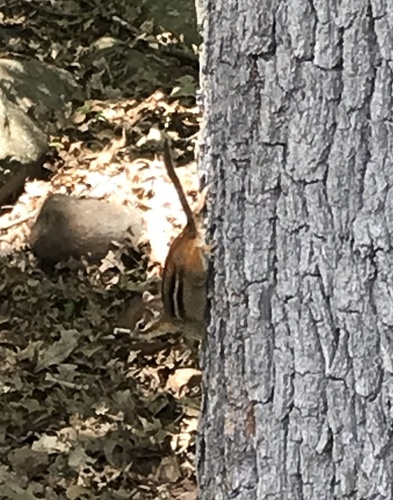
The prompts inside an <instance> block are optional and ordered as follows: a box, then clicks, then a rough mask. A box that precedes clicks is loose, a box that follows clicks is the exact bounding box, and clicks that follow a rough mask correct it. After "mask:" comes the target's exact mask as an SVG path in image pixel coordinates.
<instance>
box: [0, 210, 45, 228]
mask: <svg viewBox="0 0 393 500" xmlns="http://www.w3.org/2000/svg"><path fill="white" fill-rule="evenodd" d="M37 213H38V209H36V210H33V211H32V212H30V213H28V214H26V215H24V216H23V217H20V218H19V219H17V220H11V221H10V222H8V224H3V225H0V231H7V229H11V227H14V226H18V225H19V224H23V223H24V222H26V221H28V220H29V219H31V218H32V217H34V216H35V215H36V214H37Z"/></svg>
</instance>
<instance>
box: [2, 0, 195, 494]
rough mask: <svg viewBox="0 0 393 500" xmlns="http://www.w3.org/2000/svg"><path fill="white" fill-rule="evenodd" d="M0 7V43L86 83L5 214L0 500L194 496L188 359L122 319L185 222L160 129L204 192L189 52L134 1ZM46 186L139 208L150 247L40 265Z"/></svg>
mask: <svg viewBox="0 0 393 500" xmlns="http://www.w3.org/2000/svg"><path fill="white" fill-rule="evenodd" d="M0 16H1V21H2V24H3V26H5V27H6V33H8V34H9V35H8V38H7V37H6V38H5V42H4V45H5V46H4V47H3V49H4V50H5V53H6V55H7V56H10V54H11V55H12V56H14V57H34V58H36V59H39V60H42V61H45V62H48V63H51V64H55V65H57V66H58V67H62V68H64V69H67V70H68V71H70V72H71V73H72V75H73V77H74V78H75V79H76V80H77V81H78V82H79V84H80V85H81V86H82V87H83V91H84V94H85V95H86V96H87V97H88V99H87V100H86V101H83V102H79V101H75V102H73V106H72V108H70V109H72V111H70V113H69V116H68V120H66V122H63V121H61V123H60V122H57V121H56V120H57V117H56V116H55V117H53V122H52V123H48V124H45V126H46V127H47V130H46V131H47V132H48V131H49V132H50V133H51V145H52V155H51V156H50V157H49V158H48V160H47V163H46V165H45V167H46V168H47V169H48V171H49V172H50V175H49V179H47V180H34V181H29V182H27V183H26V187H25V192H24V193H23V194H22V195H21V196H20V197H19V199H18V201H17V202H16V203H15V204H14V205H13V206H12V207H10V208H9V209H8V210H7V211H3V213H2V215H1V216H0V260H1V264H2V265H1V267H0V359H1V363H0V393H1V398H0V413H1V415H2V416H1V418H0V447H1V452H0V498H4V499H8V498H10V499H15V498H20V499H22V498H23V499H32V500H34V499H42V498H48V499H53V500H56V499H71V500H73V499H75V500H76V499H135V500H137V499H141V500H142V499H143V500H145V499H146V500H148V499H160V498H162V499H164V498H173V499H183V500H193V499H195V498H196V486H195V471H194V458H195V438H196V433H197V422H198V414H199V404H200V372H199V370H198V363H197V360H196V359H195V358H194V355H193V354H192V353H191V352H190V350H189V349H188V348H187V346H186V345H185V344H184V343H182V341H181V339H179V337H178V336H176V335H173V334H171V333H170V332H168V334H167V335H166V336H165V335H164V336H160V337H159V338H156V339H155V338H152V339H150V340H146V341H145V342H143V340H142V341H141V340H140V339H139V340H135V339H133V338H132V336H130V333H129V332H128V331H127V330H124V329H123V330H122V329H116V328H115V327H116V325H117V321H118V318H119V316H120V315H121V313H122V312H123V311H124V307H125V304H126V303H127V301H129V300H130V299H132V297H133V296H134V295H135V293H137V292H143V291H145V293H146V290H149V289H150V290H153V297H154V290H155V288H156V286H157V280H158V278H157V276H158V274H159V269H160V268H161V267H162V265H163V262H164V259H165V256H166V253H167V249H168V245H169V242H170V240H171V238H173V236H174V235H175V234H176V232H177V231H178V229H179V228H180V227H181V225H182V224H183V223H184V214H183V213H182V211H181V208H180V206H179V204H178V203H177V197H176V196H175V193H174V190H173V187H172V186H171V185H170V183H169V182H168V179H167V177H166V175H165V173H164V169H163V164H162V160H161V158H160V156H159V154H158V153H159V150H158V146H157V136H158V132H159V130H160V129H162V128H167V129H168V131H169V133H170V135H171V137H172V140H173V143H174V145H175V150H176V156H177V157H178V162H179V164H180V165H183V166H186V168H179V169H178V172H179V175H180V176H181V179H182V182H183V185H184V186H185V189H186V191H187V193H188V194H189V196H190V197H191V199H193V200H194V201H195V202H196V201H197V178H196V167H195V161H194V159H193V146H194V142H195V137H196V133H197V132H198V129H199V122H200V116H199V113H198V109H197V107H196V106H195V99H194V96H193V94H194V92H195V87H196V82H197V79H198V75H197V65H196V63H195V62H196V56H195V55H194V54H193V52H192V51H191V50H190V49H189V48H187V46H186V45H185V44H182V43H179V40H176V39H175V38H174V37H173V36H172V35H169V34H165V33H163V31H162V30H161V29H159V26H157V25H156V24H155V23H154V22H152V21H151V20H150V19H149V18H148V16H147V15H146V12H144V8H143V6H142V4H141V6H136V7H135V6H131V5H129V2H126V1H124V2H114V3H113V4H108V3H107V2H99V1H98V0H92V1H90V0H85V1H80V2H74V1H69V0H67V1H60V2H58V1H57V2H43V1H42V2H41V1H28V0H25V1H23V2H20V0H18V1H12V0H10V1H9V2H7V6H6V8H5V9H4V10H3V13H2V14H0ZM51 193H63V194H68V195H72V196H77V197H93V198H97V199H105V200H107V201H110V202H113V203H118V204H124V205H127V204H133V205H136V206H138V207H139V208H140V210H141V212H142V213H143V214H144V218H145V233H146V234H145V240H146V244H147V249H148V251H147V253H145V254H144V257H143V254H142V255H141V256H140V257H136V256H135V252H131V253H130V251H129V250H130V249H127V248H125V247H124V246H121V245H118V246H116V245H114V247H113V249H112V250H111V251H110V252H109V254H108V255H107V256H106V258H105V259H103V261H102V262H101V263H100V264H98V265H91V264H90V263H88V261H85V262H84V265H83V266H80V264H79V263H74V265H73V264H72V262H71V263H68V264H67V265H60V264H59V265H57V266H56V268H55V269H54V270H52V271H51V272H48V273H45V272H44V271H43V270H41V269H40V267H39V266H38V265H37V261H36V259H35V258H34V256H33V255H32V254H31V251H30V250H29V247H28V236H29V232H30V228H31V227H32V224H33V223H34V220H35V217H36V215H37V213H38V211H39V209H40V207H41V206H42V204H43V202H44V200H45V198H46V197H47V196H48V195H49V194H51ZM144 250H146V249H144ZM127 252H128V253H127ZM125 253H126V254H127V257H128V258H127V259H124V255H125Z"/></svg>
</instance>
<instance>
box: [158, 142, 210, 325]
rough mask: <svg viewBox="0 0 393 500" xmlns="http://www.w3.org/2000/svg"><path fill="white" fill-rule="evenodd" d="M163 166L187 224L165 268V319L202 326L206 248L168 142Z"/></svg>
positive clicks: (163, 282)
mask: <svg viewBox="0 0 393 500" xmlns="http://www.w3.org/2000/svg"><path fill="white" fill-rule="evenodd" d="M164 164H165V168H166V170H167V172H168V176H169V178H170V180H171V181H172V183H173V185H174V187H175V189H176V191H177V194H178V196H179V199H180V203H181V205H182V208H183V210H184V213H185V215H186V217H187V224H186V225H185V227H184V229H183V230H182V232H181V233H180V234H179V236H177V237H176V238H175V240H174V241H173V242H172V244H171V246H170V249H169V252H168V255H167V258H166V261H165V265H164V273H163V276H162V288H161V292H162V300H163V305H164V316H165V317H167V318H169V319H171V320H174V321H178V320H180V321H184V322H193V323H200V324H201V325H202V324H203V323H204V319H205V318H204V316H205V308H206V281H207V246H206V244H205V242H204V238H203V235H202V234H201V232H200V231H199V230H198V227H197V223H196V220H195V217H194V214H193V213H192V210H191V208H190V205H189V203H188V201H187V198H186V196H185V194H184V191H183V188H182V185H181V183H180V181H179V178H178V176H177V174H176V172H175V168H174V166H173V162H172V155H171V151H170V146H169V141H168V140H167V139H165V141H164Z"/></svg>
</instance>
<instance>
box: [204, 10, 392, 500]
mask: <svg viewBox="0 0 393 500" xmlns="http://www.w3.org/2000/svg"><path fill="white" fill-rule="evenodd" d="M204 9H205V12H204V13H203V14H202V15H201V16H200V17H201V18H202V19H203V21H204V27H203V28H204V29H203V32H204V37H205V49H204V50H205V52H204V55H203V60H202V86H203V102H202V105H203V109H204V114H205V126H204V131H203V135H202V140H201V145H200V160H201V167H202V170H204V171H205V172H206V173H207V176H208V178H209V179H210V181H211V197H210V200H211V206H210V215H209V217H210V221H211V224H210V225H211V227H213V228H214V231H212V238H213V241H214V242H215V243H216V245H217V247H216V249H215V251H214V255H213V263H212V267H213V269H214V273H213V274H212V276H213V278H212V283H211V291H212V296H213V299H212V301H211V316H212V319H211V324H210V328H209V334H208V341H207V352H206V353H205V359H204V384H205V398H204V403H203V409H202V421H201V424H202V425H201V435H200V440H199V463H198V473H199V482H200V488H201V496H200V498H201V499H202V500H212V499H214V500H223V499H236V500H240V499H241V500H254V499H258V500H259V499H265V498H269V499H305V500H309V499H318V500H321V499H335V498H337V499H341V498H351V499H391V498H393V446H392V444H393V377H392V374H393V252H392V241H391V240H392V231H393V127H392V118H393V112H392V80H393V79H392V71H393V67H392V60H393V35H392V33H393V10H392V7H391V4H390V3H388V2H387V0H373V1H366V0H339V1H337V0H314V1H313V2H311V1H309V0H286V1H279V0H265V1H263V2H257V1H255V0H252V1H251V0H248V1H247V0H236V1H235V0H205V5H204Z"/></svg>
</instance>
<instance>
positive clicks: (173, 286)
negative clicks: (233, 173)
mask: <svg viewBox="0 0 393 500" xmlns="http://www.w3.org/2000/svg"><path fill="white" fill-rule="evenodd" d="M164 164H165V168H166V170H167V172H168V176H169V178H170V180H171V181H172V183H173V185H174V187H175V189H176V191H177V194H178V196H179V199H180V203H181V205H182V207H183V210H184V212H185V215H186V218H187V223H186V225H185V227H184V228H183V230H182V232H181V233H180V234H179V235H178V236H177V237H176V238H175V239H174V241H173V242H172V244H171V245H170V248H169V252H168V255H167V257H166V260H165V264H164V271H163V276H162V286H161V295H162V303H163V311H162V314H161V315H160V317H159V318H152V317H151V316H152V315H151V314H150V315H148V314H147V312H148V307H147V305H146V304H145V305H144V306H143V304H142V302H143V301H142V299H139V302H140V303H139V302H138V303H136V304H130V309H129V310H127V311H126V312H125V313H124V314H123V315H122V317H121V318H120V320H119V323H118V324H119V326H120V327H128V328H131V329H132V330H133V331H135V330H139V332H143V334H147V336H149V335H150V336H151V337H152V338H154V337H156V336H157V335H160V334H161V333H164V334H165V333H166V332H168V331H173V330H175V331H179V330H181V331H184V334H185V336H186V337H189V338H190V339H193V340H202V338H203V336H204V332H205V325H204V319H205V318H204V316H205V308H206V281H207V253H208V250H207V248H208V247H207V245H206V244H205V242H204V238H203V235H202V233H201V231H200V230H199V229H198V226H197V222H196V220H195V217H194V214H193V212H192V210H191V208H190V205H189V203H188V201H187V198H186V196H185V194H184V191H183V187H182V185H181V183H180V181H179V178H178V176H177V174H176V172H175V168H174V166H173V161H172V155H171V151H170V145H169V141H168V140H167V139H165V141H164ZM205 194H206V192H203V193H202V205H203V203H204V198H205ZM141 304H142V305H141ZM145 309H146V310H145ZM148 316H149V317H148Z"/></svg>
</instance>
